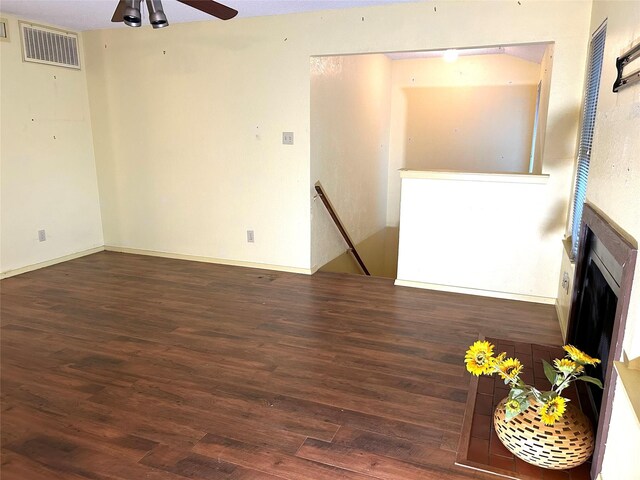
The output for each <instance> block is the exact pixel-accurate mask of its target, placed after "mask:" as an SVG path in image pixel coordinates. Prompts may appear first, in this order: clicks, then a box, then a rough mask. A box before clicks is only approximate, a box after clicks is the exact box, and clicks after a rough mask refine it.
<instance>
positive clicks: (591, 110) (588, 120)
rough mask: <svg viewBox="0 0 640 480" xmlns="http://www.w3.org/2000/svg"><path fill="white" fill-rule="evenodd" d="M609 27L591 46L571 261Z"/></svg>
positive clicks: (577, 235)
mask: <svg viewBox="0 0 640 480" xmlns="http://www.w3.org/2000/svg"><path fill="white" fill-rule="evenodd" d="M606 32H607V24H606V22H605V23H603V24H602V25H601V26H600V27H599V28H598V29H597V30H596V32H595V33H594V34H593V37H592V38H591V44H590V45H589V64H588V65H587V79H586V85H585V92H584V105H583V108H582V121H581V126H580V144H579V146H578V167H577V170H576V182H575V188H574V190H573V209H572V214H571V258H576V255H577V253H578V241H579V240H580V223H581V222H582V207H583V205H584V201H585V197H586V195H587V178H588V177H589V161H590V159H591V145H592V143H593V130H594V127H595V122H596V109H597V107H598V91H599V89H600V72H601V71H602V57H603V56H604V40H605V36H606Z"/></svg>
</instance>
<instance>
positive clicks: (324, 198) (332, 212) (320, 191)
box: [315, 182, 371, 276]
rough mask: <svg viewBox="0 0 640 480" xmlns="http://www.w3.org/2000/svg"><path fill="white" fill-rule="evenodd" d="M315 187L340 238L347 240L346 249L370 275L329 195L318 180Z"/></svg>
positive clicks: (365, 272)
mask: <svg viewBox="0 0 640 480" xmlns="http://www.w3.org/2000/svg"><path fill="white" fill-rule="evenodd" d="M315 188H316V192H317V193H318V196H319V197H320V200H322V203H324V206H325V207H326V208H327V211H328V212H329V215H330V216H331V218H332V219H333V223H335V224H336V227H338V230H339V231H340V234H341V235H342V238H344V241H345V242H347V245H348V246H349V250H348V251H349V253H351V255H353V258H354V259H355V261H356V262H358V265H359V266H360V268H361V269H362V271H363V272H364V274H365V275H369V276H370V275H371V274H370V273H369V270H367V267H366V266H365V265H364V262H363V261H362V258H361V257H360V255H359V254H358V251H357V250H356V246H355V245H354V244H353V242H352V241H351V238H350V237H349V234H348V233H347V230H346V229H345V228H344V226H343V225H342V222H341V221H340V217H338V214H337V213H336V211H335V209H334V208H333V205H331V201H330V200H329V197H327V195H326V193H324V190H323V189H322V185H321V184H320V182H316V184H315Z"/></svg>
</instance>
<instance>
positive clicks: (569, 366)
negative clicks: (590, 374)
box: [553, 358, 584, 376]
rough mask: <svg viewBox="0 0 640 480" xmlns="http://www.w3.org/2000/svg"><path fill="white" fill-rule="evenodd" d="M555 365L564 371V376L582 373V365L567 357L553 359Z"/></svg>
mask: <svg viewBox="0 0 640 480" xmlns="http://www.w3.org/2000/svg"><path fill="white" fill-rule="evenodd" d="M553 364H554V365H555V367H556V368H557V369H558V370H559V371H561V372H562V373H564V375H565V376H567V375H570V374H572V373H582V371H583V370H584V367H583V366H582V365H580V364H578V363H576V362H574V361H573V360H569V359H568V358H562V359H560V360H559V359H557V358H556V359H555V360H554V361H553Z"/></svg>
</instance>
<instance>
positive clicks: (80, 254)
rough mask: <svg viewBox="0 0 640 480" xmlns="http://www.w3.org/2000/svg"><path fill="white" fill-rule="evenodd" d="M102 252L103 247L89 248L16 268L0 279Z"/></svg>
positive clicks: (5, 273) (1, 274)
mask: <svg viewBox="0 0 640 480" xmlns="http://www.w3.org/2000/svg"><path fill="white" fill-rule="evenodd" d="M102 251H104V247H95V248H90V249H89V250H83V251H82V252H77V253H71V254H69V255H65V256H63V257H58V258H54V259H52V260H47V261H46V262H40V263H35V264H33V265H27V266H26V267H21V268H16V269H15V270H7V271H6V272H2V273H0V279H3V278H9V277H14V276H16V275H20V274H21V273H27V272H32V271H33V270H38V269H39V268H44V267H50V266H51V265H55V264H57V263H62V262H67V261H69V260H73V259H75V258H80V257H85V256H87V255H92V254H94V253H98V252H102Z"/></svg>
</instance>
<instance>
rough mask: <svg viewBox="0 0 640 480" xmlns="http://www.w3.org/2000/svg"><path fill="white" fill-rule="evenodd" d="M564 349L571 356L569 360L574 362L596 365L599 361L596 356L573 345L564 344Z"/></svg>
mask: <svg viewBox="0 0 640 480" xmlns="http://www.w3.org/2000/svg"><path fill="white" fill-rule="evenodd" d="M562 348H564V351H565V352H567V355H568V356H569V357H571V360H573V361H574V362H578V363H580V364H582V365H596V364H598V363H600V360H599V359H597V358H593V357H590V356H589V355H587V354H586V353H584V352H583V351H582V350H579V349H577V348H576V347H574V346H573V345H565V346H564V347H562Z"/></svg>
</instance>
